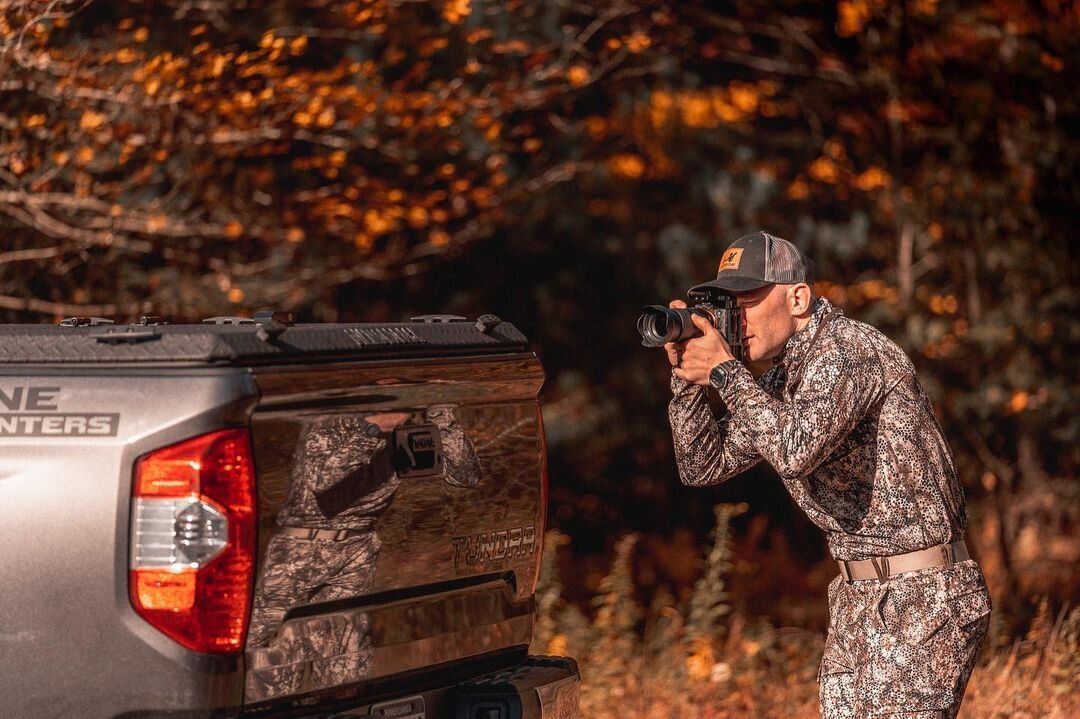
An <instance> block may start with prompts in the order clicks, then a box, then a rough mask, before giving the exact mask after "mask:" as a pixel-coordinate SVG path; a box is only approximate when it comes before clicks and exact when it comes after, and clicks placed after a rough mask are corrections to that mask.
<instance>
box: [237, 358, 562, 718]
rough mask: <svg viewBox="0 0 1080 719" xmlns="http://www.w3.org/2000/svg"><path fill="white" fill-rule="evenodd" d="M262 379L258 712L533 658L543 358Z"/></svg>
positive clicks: (252, 661) (257, 419) (251, 680)
mask: <svg viewBox="0 0 1080 719" xmlns="http://www.w3.org/2000/svg"><path fill="white" fill-rule="evenodd" d="M254 371H255V379H256V384H257V385H258V388H259V391H260V393H261V399H260V402H259V404H258V406H257V407H256V409H255V412H254V414H253V416H252V421H251V428H252V440H253V444H254V451H255V464H256V468H257V475H258V483H257V484H258V503H259V523H260V524H259V543H260V544H259V553H258V564H257V568H256V585H255V596H254V604H253V612H252V619H251V626H250V630H249V633H248V641H247V651H246V658H247V673H246V678H245V695H244V701H245V703H246V704H248V705H251V704H257V703H260V702H266V701H271V700H275V699H279V698H282V697H288V696H296V695H300V694H304V693H308V692H315V691H322V690H326V689H330V688H335V687H337V688H342V687H357V686H360V685H362V684H363V683H365V682H368V681H372V680H376V679H380V678H384V677H387V676H391V675H395V674H400V673H404V672H409V671H412V670H415V669H420V668H426V667H431V666H434V665H439V664H446V663H450V662H457V661H460V660H464V659H468V658H471V657H479V656H481V655H489V654H491V653H492V652H497V651H499V650H503V649H510V648H513V647H520V646H522V645H525V644H527V643H528V641H529V638H530V636H531V631H532V614H533V601H532V593H533V587H534V584H535V580H536V573H537V563H538V558H539V551H540V536H541V533H542V531H543V526H542V522H543V517H542V516H541V512H542V511H543V510H542V508H543V507H544V504H545V503H544V497H543V493H544V492H545V491H546V487H545V486H544V485H545V478H544V467H543V449H542V446H541V443H542V428H541V423H540V417H539V409H538V405H537V401H536V396H537V393H538V392H539V389H540V385H541V383H542V381H543V374H542V369H541V367H540V363H539V361H538V360H537V359H536V358H535V357H534V356H533V355H532V354H528V353H513V354H506V355H493V356H488V357H480V358H477V357H471V358H464V357H463V358H451V359H416V360H411V361H406V362H402V361H397V362H394V363H393V364H389V363H380V362H378V361H371V362H352V363H337V364H333V363H331V364H324V365H321V366H314V367H313V366H311V365H310V364H309V365H303V366H300V365H297V366H281V365H275V366H267V367H264V368H258V367H257V368H255V370H254Z"/></svg>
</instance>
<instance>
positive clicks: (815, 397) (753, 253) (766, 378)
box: [666, 232, 990, 719]
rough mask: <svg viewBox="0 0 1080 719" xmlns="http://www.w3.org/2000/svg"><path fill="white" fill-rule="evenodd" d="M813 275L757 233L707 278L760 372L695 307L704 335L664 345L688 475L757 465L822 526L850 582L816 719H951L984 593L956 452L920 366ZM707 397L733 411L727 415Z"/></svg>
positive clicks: (839, 591)
mask: <svg viewBox="0 0 1080 719" xmlns="http://www.w3.org/2000/svg"><path fill="white" fill-rule="evenodd" d="M809 282H812V277H811V265H810V263H809V261H808V260H807V259H806V258H805V257H804V256H803V255H802V253H801V252H800V251H799V250H798V249H797V248H796V247H795V246H794V245H792V244H791V243H790V242H787V241H786V240H782V239H780V238H777V237H773V236H771V235H768V234H766V233H764V232H758V233H754V234H752V235H747V236H745V237H742V238H740V239H739V240H737V241H736V242H735V243H733V244H732V245H731V246H730V247H729V248H728V249H727V250H726V251H725V252H724V254H723V258H722V260H721V263H720V269H719V271H718V273H717V279H716V280H715V281H711V282H708V283H705V284H704V285H699V286H698V288H706V287H714V288H717V289H719V290H720V291H723V292H726V293H729V294H732V295H734V296H735V297H736V299H737V301H738V304H739V306H740V307H742V308H743V311H744V317H745V328H744V334H745V336H746V338H747V356H746V358H745V359H746V361H747V363H748V364H749V365H750V366H751V367H754V368H755V369H756V370H761V374H760V376H758V377H757V379H756V380H755V377H754V374H752V373H751V371H750V370H749V369H747V367H746V366H744V365H743V364H742V363H741V362H739V361H736V360H735V359H734V358H733V357H732V354H731V351H730V347H729V346H728V344H727V343H726V342H725V340H724V338H723V337H722V336H721V335H720V333H719V332H717V331H716V330H715V329H714V328H713V327H712V325H711V324H709V322H708V321H707V320H705V319H703V318H701V317H696V316H695V317H694V322H695V324H696V325H697V327H698V328H699V329H700V330H701V332H702V333H703V335H702V336H700V337H697V338H694V339H692V340H689V341H687V342H682V343H678V344H670V343H669V344H668V345H667V346H666V349H667V352H668V358H669V361H670V362H671V364H672V366H673V369H672V378H671V388H672V392H673V394H674V396H673V398H672V400H671V404H670V407H669V418H670V421H671V427H672V435H673V439H674V446H675V457H676V460H677V463H678V468H679V476H680V478H681V479H682V481H683V483H685V484H688V485H693V486H703V485H710V484H718V483H720V482H723V481H724V480H726V479H729V478H730V477H733V476H735V475H736V474H739V473H740V472H743V471H745V470H746V469H749V468H750V467H752V466H754V465H756V464H757V463H758V462H761V461H763V460H764V461H766V462H768V463H769V464H771V465H772V466H773V468H774V469H775V470H776V471H777V473H778V474H779V475H780V478H781V480H782V481H783V483H784V486H785V487H786V488H787V490H788V492H789V493H790V494H791V496H792V498H793V499H794V500H795V502H796V503H798V505H799V506H800V507H801V508H802V509H803V511H805V512H806V513H807V515H808V516H809V517H810V519H811V520H812V521H813V522H814V523H815V524H817V525H818V526H819V527H821V528H822V529H823V530H825V532H826V534H827V537H828V544H829V549H830V552H831V554H832V556H833V558H834V559H836V560H837V561H838V562H839V564H840V569H841V574H840V576H837V577H836V578H835V579H834V580H833V581H832V583H831V584H830V585H829V615H830V621H829V632H828V637H827V638H826V642H825V653H824V656H823V658H822V661H821V667H820V670H819V673H818V680H819V686H820V701H821V713H822V716H823V718H824V719H841V718H844V719H848V718H854V717H868V716H875V717H876V716H893V715H902V716H904V717H925V718H930V717H955V716H956V713H957V711H958V710H959V707H960V701H961V699H962V698H963V694H964V688H965V686H966V684H967V680H968V677H969V676H970V674H971V670H972V667H973V665H974V662H975V657H976V654H977V652H978V649H979V646H980V644H981V643H982V641H983V638H984V636H985V634H986V630H987V625H988V623H989V614H990V600H989V594H988V592H987V588H986V583H985V581H984V579H983V576H982V573H981V571H980V570H979V567H978V565H976V564H975V562H974V561H973V560H971V559H969V558H968V555H967V549H966V547H965V546H964V543H963V533H964V528H965V525H966V523H967V514H966V511H965V508H964V497H963V493H962V490H961V488H960V483H959V481H958V480H957V476H956V471H955V469H954V467H953V463H952V458H951V455H950V452H949V448H948V445H947V444H946V442H945V439H944V437H943V436H942V432H941V428H940V426H939V425H938V422H937V420H936V419H935V416H934V411H933V407H932V406H931V404H930V401H929V399H928V398H927V396H926V393H925V392H924V391H923V388H922V386H921V385H920V384H919V381H918V378H917V377H916V376H915V370H914V367H913V366H912V363H911V361H910V359H909V358H908V357H907V356H906V355H905V354H904V352H903V351H902V350H901V349H900V348H899V347H898V346H897V345H896V344H895V343H893V342H892V341H891V340H889V339H888V338H887V337H885V336H884V335H883V334H882V333H881V332H879V331H878V330H876V329H874V328H873V327H871V326H869V325H866V324H863V323H861V322H857V321H855V320H852V319H849V318H847V317H845V316H844V314H843V313H842V312H841V311H840V310H839V309H837V308H835V307H834V306H833V305H832V304H831V303H830V302H829V301H828V300H827V299H825V298H819V297H814V295H813V292H812V290H811V288H810V286H809V284H808V283H809ZM698 288H694V289H698ZM672 306H673V307H676V306H682V307H685V303H682V302H681V301H679V300H676V301H674V302H673V303H672ZM763 363H764V364H765V365H768V367H767V368H766V367H764V366H762V365H763ZM709 391H712V392H715V393H716V394H717V395H718V397H719V399H720V400H722V402H723V404H724V405H725V407H726V414H724V415H723V416H722V417H721V418H720V419H719V420H717V419H716V415H715V414H714V412H713V410H712V408H711V406H710V403H709V401H708V397H707V394H706V393H707V392H709Z"/></svg>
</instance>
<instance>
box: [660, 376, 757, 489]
mask: <svg viewBox="0 0 1080 719" xmlns="http://www.w3.org/2000/svg"><path fill="white" fill-rule="evenodd" d="M747 374H748V375H749V373H747ZM750 382H751V384H753V382H754V380H753V378H751V379H750ZM755 386H756V385H755ZM671 391H672V393H673V395H674V396H673V397H672V398H671V403H670V404H669V405H668V420H669V421H670V422H671V437H672V441H673V444H674V446H675V463H676V464H677V465H678V468H679V479H680V480H681V481H682V483H683V484H686V485H690V486H692V487H700V486H704V485H709V484H719V483H721V482H723V481H725V480H727V479H730V478H732V477H734V476H735V475H737V474H739V473H740V472H745V471H746V470H748V469H750V468H751V467H753V466H754V465H755V464H757V463H758V462H760V461H761V455H760V454H758V452H757V450H755V449H754V445H753V437H752V435H751V433H750V432H749V431H748V428H747V427H746V426H744V423H743V422H742V421H739V420H737V419H734V418H732V417H726V418H724V419H722V420H720V421H717V420H716V418H715V416H714V415H713V411H712V408H711V407H710V406H709V400H708V397H707V396H706V394H705V392H706V390H705V388H704V387H699V386H697V385H693V384H690V383H688V382H685V381H683V380H682V379H680V378H678V377H676V376H675V375H672V376H671Z"/></svg>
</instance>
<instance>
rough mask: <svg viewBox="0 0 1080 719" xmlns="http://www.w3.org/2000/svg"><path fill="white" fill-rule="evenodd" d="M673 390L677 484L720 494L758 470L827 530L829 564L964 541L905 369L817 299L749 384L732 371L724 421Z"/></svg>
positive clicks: (927, 416) (693, 395)
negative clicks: (772, 472) (800, 326)
mask: <svg viewBox="0 0 1080 719" xmlns="http://www.w3.org/2000/svg"><path fill="white" fill-rule="evenodd" d="M832 312H835V315H834V316H833V318H832V320H831V321H829V322H828V323H827V324H826V325H825V326H824V327H821V324H822V321H823V320H824V318H825V317H826V315H828V314H830V313H832ZM819 327H820V328H821V332H820V335H819V336H818V337H817V340H816V342H812V339H813V338H814V336H815V334H816V333H817V331H818V329H819ZM811 345H813V346H811ZM799 377H801V378H802V379H801V381H799ZM671 386H672V390H673V392H674V396H673V398H672V400H671V404H670V405H669V409H668V415H669V419H670V421H671V427H672V435H673V439H674V446H675V458H676V461H677V462H678V467H679V476H680V478H681V479H682V481H683V483H685V484H688V485H694V486H701V485H710V484H718V483H720V482H723V481H724V480H726V479H728V478H730V477H733V476H735V475H736V474H739V473H740V472H743V471H745V470H747V469H749V468H750V467H752V466H754V465H755V464H757V463H758V462H761V461H763V460H764V461H766V462H768V463H769V464H771V465H772V466H773V467H774V468H775V469H776V471H777V472H778V473H779V475H780V478H781V479H782V480H783V482H784V486H785V487H786V488H787V490H788V492H789V493H790V494H791V496H792V498H793V499H794V500H795V501H796V503H798V505H799V506H800V507H801V508H802V509H803V511H805V512H806V513H807V515H808V516H809V517H810V519H811V520H812V521H813V522H814V523H815V524H816V525H817V526H819V527H821V528H822V529H823V530H825V532H826V535H827V537H828V541H829V548H830V551H831V553H832V556H833V557H834V558H836V559H847V560H857V559H867V558H869V557H875V556H890V555H894V554H903V553H905V552H911V551H915V550H918V549H925V548H926V547H931V546H934V545H937V544H946V543H948V542H952V541H954V540H957V539H961V538H962V537H963V533H964V528H965V525H966V524H967V515H966V511H965V508H964V495H963V491H962V490H961V488H960V482H959V481H958V479H957V476H956V470H955V469H954V468H953V462H952V456H951V454H950V452H949V447H948V445H947V444H946V442H945V439H944V437H943V436H942V433H941V428H940V426H939V425H938V422H937V419H936V418H935V417H934V411H933V407H932V406H931V404H930V400H929V398H928V397H927V396H926V393H925V392H924V391H923V388H922V386H921V385H920V384H919V381H918V378H917V377H916V376H915V370H914V367H913V366H912V364H911V360H909V359H908V357H907V355H905V354H904V352H903V350H901V349H900V348H899V347H898V346H897V345H896V344H895V343H893V342H892V341H891V340H889V339H888V338H887V337H885V335H883V334H882V333H881V332H879V331H878V330H876V329H874V328H873V327H870V326H869V325H866V324H863V323H862V322H857V321H855V320H852V319H849V318H847V317H845V316H843V313H842V312H840V311H839V310H835V308H833V306H832V305H831V304H830V303H829V301H828V300H827V299H824V298H819V299H818V300H817V301H816V305H815V309H814V312H813V316H812V318H811V320H810V323H809V325H808V326H807V327H806V328H805V329H804V330H803V331H801V332H797V333H796V334H794V335H793V336H792V337H791V338H790V339H789V340H788V343H787V345H786V346H785V348H784V351H783V352H782V353H781V354H780V356H779V357H777V359H776V360H775V361H774V366H773V367H772V368H771V369H770V370H769V371H768V372H766V373H765V374H764V375H762V376H761V378H759V380H758V381H757V382H755V381H754V378H753V376H752V375H751V374H750V372H749V370H747V369H746V368H744V367H739V368H737V370H736V371H735V373H734V375H733V376H732V378H731V381H730V382H729V383H728V386H727V388H726V389H725V391H724V393H723V395H722V397H721V398H722V399H723V400H724V403H725V404H726V406H727V408H728V415H727V416H726V418H725V419H724V420H722V421H720V422H717V421H716V420H715V419H714V417H713V413H712V410H711V408H710V406H709V403H708V401H707V398H706V390H705V388H703V387H700V386H697V385H690V384H688V383H686V382H684V381H683V380H681V379H679V378H678V377H675V376H674V375H672V379H671Z"/></svg>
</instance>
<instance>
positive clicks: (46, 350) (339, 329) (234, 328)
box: [0, 315, 527, 364]
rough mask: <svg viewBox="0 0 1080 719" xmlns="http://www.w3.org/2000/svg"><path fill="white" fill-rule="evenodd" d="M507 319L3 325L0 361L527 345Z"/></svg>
mask: <svg viewBox="0 0 1080 719" xmlns="http://www.w3.org/2000/svg"><path fill="white" fill-rule="evenodd" d="M526 342H527V340H526V338H525V336H524V335H523V334H522V333H521V332H520V331H518V329H517V328H516V327H514V326H513V325H512V324H510V323H509V322H502V321H499V320H498V319H497V318H495V317H493V316H491V315H485V316H483V317H482V318H481V320H480V321H472V320H465V319H458V318H453V319H438V320H434V321H432V320H419V321H411V322H385V323H364V324H309V325H305V324H297V325H284V324H281V323H279V322H276V321H267V322H261V323H257V322H254V321H251V320H246V319H245V320H230V321H228V323H222V324H209V323H203V324H183V325H168V324H131V325H119V324H117V325H113V324H108V325H95V326H87V325H83V326H74V327H70V326H56V325H15V324H8V325H0V363H13V364H14V363H18V364H54V363H56V364H68V363H103V364H111V363H132V362H135V363H142V362H146V363H162V362H184V363H210V364H262V363H266V362H270V363H276V362H283V361H284V362H288V361H295V360H304V361H309V360H312V359H318V358H326V359H331V358H334V359H348V358H350V357H353V356H355V358H356V359H367V358H377V357H379V356H380V355H387V354H392V355H393V356H394V357H395V358H400V357H424V356H431V355H438V356H440V357H445V356H447V355H453V354H470V355H471V354H487V353H503V352H514V351H520V350H524V349H525V345H526Z"/></svg>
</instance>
